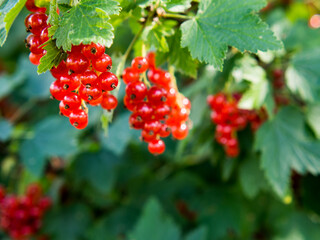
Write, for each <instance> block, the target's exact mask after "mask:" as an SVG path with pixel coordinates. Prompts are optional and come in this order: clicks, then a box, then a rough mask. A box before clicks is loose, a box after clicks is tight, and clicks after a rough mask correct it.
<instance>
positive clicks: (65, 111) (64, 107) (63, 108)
mask: <svg viewBox="0 0 320 240" xmlns="http://www.w3.org/2000/svg"><path fill="white" fill-rule="evenodd" d="M59 110H60V114H61V115H62V116H65V117H70V115H71V113H72V112H73V111H74V109H72V108H70V107H69V106H68V105H66V104H65V103H64V102H63V101H61V102H60V103H59Z"/></svg>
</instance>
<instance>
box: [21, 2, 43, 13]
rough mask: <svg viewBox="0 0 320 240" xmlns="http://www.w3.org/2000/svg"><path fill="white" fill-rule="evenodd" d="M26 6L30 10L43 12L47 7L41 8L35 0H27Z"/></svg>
mask: <svg viewBox="0 0 320 240" xmlns="http://www.w3.org/2000/svg"><path fill="white" fill-rule="evenodd" d="M26 8H27V9H28V10H29V11H30V12H42V13H45V12H46V10H47V9H46V8H39V7H37V6H36V5H35V3H34V0H27V2H26Z"/></svg>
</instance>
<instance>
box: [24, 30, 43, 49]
mask: <svg viewBox="0 0 320 240" xmlns="http://www.w3.org/2000/svg"><path fill="white" fill-rule="evenodd" d="M41 44H42V43H41V39H40V37H39V36H36V35H34V34H30V35H29V36H28V37H27V39H26V47H27V48H29V50H30V52H32V53H34V54H42V53H43V49H42V48H41V47H40V45H41Z"/></svg>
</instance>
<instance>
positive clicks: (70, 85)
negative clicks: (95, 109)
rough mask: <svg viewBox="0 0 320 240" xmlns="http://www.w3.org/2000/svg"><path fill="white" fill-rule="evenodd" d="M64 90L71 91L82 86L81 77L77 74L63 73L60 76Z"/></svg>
mask: <svg viewBox="0 0 320 240" xmlns="http://www.w3.org/2000/svg"><path fill="white" fill-rule="evenodd" d="M59 80H60V83H61V85H62V87H63V89H64V90H68V91H69V92H71V91H74V90H76V89H77V88H78V87H79V86H80V80H79V78H77V77H76V75H75V76H69V75H63V76H61V77H60V78H59Z"/></svg>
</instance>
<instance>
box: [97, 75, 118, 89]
mask: <svg viewBox="0 0 320 240" xmlns="http://www.w3.org/2000/svg"><path fill="white" fill-rule="evenodd" d="M98 81H99V82H100V83H101V89H102V90H103V91H112V90H114V89H116V88H117V86H118V83H119V80H118V78H117V76H116V75H114V74H113V73H111V72H104V73H102V74H101V75H100V76H99V78H98Z"/></svg>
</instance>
